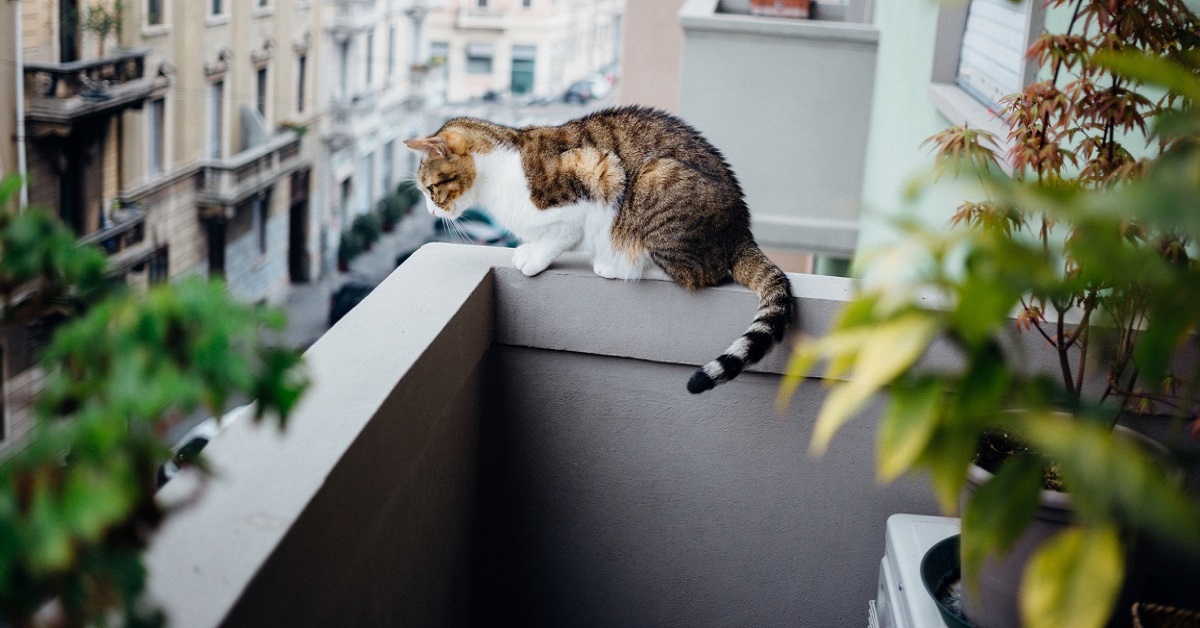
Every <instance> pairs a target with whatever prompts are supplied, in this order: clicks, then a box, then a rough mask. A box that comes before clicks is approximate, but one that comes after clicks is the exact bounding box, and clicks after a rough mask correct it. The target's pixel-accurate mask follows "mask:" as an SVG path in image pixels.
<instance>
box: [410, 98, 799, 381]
mask: <svg viewBox="0 0 1200 628" xmlns="http://www.w3.org/2000/svg"><path fill="white" fill-rule="evenodd" d="M405 144H407V145H408V146H409V147H410V148H413V149H414V150H418V151H420V152H422V153H424V155H425V158H424V159H423V160H422V161H421V165H420V167H419V169H418V172H417V177H418V180H419V181H420V184H421V187H422V188H423V189H424V192H425V196H426V200H427V201H428V207H429V210H430V212H431V213H432V214H434V215H435V216H439V217H441V218H448V219H453V218H455V217H457V216H458V215H460V214H461V213H462V212H463V211H464V210H466V209H467V208H469V207H474V206H481V207H485V208H486V209H488V210H489V211H490V212H491V213H492V214H493V215H494V216H495V217H496V219H497V220H499V221H500V222H501V223H502V224H504V225H505V226H506V227H507V228H508V229H509V230H510V231H512V232H513V233H515V234H516V235H517V236H518V237H520V238H521V240H522V241H523V244H522V245H521V246H520V247H518V248H517V250H516V251H515V252H514V255H513V265H514V266H516V267H517V268H518V269H520V270H521V272H523V273H525V274H527V275H531V276H532V275H536V274H538V273H540V272H541V271H542V270H544V269H545V268H546V267H548V266H549V265H550V264H551V263H553V261H554V259H555V258H557V257H558V256H559V255H560V254H561V253H562V252H563V251H566V250H570V249H573V248H574V249H580V250H584V251H587V252H589V253H590V254H591V255H592V262H593V269H594V270H595V272H596V274H597V275H600V276H602V277H606V278H612V279H638V278H640V277H641V275H642V271H643V269H644V268H645V267H646V266H647V265H648V264H650V263H653V264H656V265H657V266H659V267H660V268H662V269H663V271H665V272H666V273H667V275H669V276H670V277H671V278H672V279H674V280H675V281H676V282H678V283H679V284H680V285H682V286H683V287H684V288H686V289H688V290H698V289H700V288H704V287H707V286H711V285H714V284H716V283H718V282H720V281H723V280H725V279H726V278H727V277H729V276H730V274H732V275H733V278H734V279H735V280H736V281H737V282H739V283H741V284H743V285H745V286H747V287H749V288H750V289H751V290H753V291H754V293H755V294H757V295H758V298H759V307H758V312H757V314H756V315H755V320H754V323H753V324H752V325H751V326H750V328H749V329H747V330H746V332H745V333H744V334H743V335H742V336H741V337H740V338H739V339H738V340H737V341H735V342H734V343H733V344H732V345H731V346H730V347H729V349H727V350H726V351H725V353H724V354H722V355H721V356H719V357H718V358H717V359H715V360H713V361H711V362H709V363H708V364H706V365H704V367H702V368H701V369H700V370H699V371H697V372H696V374H695V375H693V376H692V378H691V380H690V381H689V382H688V390H689V391H691V392H693V393H699V392H703V391H705V390H709V389H711V388H713V387H714V386H716V385H717V384H720V383H723V382H727V381H729V380H731V379H733V378H734V377H736V376H737V375H738V374H739V373H741V372H742V371H743V370H744V369H745V368H746V367H748V366H750V365H751V364H754V363H755V362H757V361H758V360H760V359H761V358H762V357H763V356H764V355H765V354H766V352H767V351H769V350H770V349H771V347H772V346H774V344H775V343H777V342H779V341H780V340H782V339H783V336H784V334H785V332H786V331H787V329H788V326H789V324H790V322H791V320H792V299H791V287H790V284H789V283H788V280H787V277H786V276H785V275H784V274H783V272H782V271H780V270H779V268H778V267H777V266H775V264H773V263H771V261H770V260H768V259H767V257H766V256H765V255H764V254H763V252H762V250H761V249H759V247H758V245H757V244H755V242H754V238H753V236H752V235H751V232H750V212H749V210H748V209H747V207H746V204H745V201H744V200H743V196H742V189H741V186H740V185H739V184H738V181H737V178H736V177H735V176H734V174H733V172H732V170H731V169H730V168H729V165H728V164H727V163H726V162H725V159H724V157H723V156H722V155H721V153H720V152H719V151H718V150H717V149H716V148H715V147H713V146H712V145H711V144H710V143H709V142H708V141H707V140H705V139H704V138H703V137H702V136H701V135H700V134H699V133H698V132H697V131H696V130H695V129H693V128H692V127H690V126H688V125H687V124H686V123H684V122H683V121H681V120H679V119H678V118H676V117H674V116H671V115H669V114H667V113H664V112H662V111H657V110H654V109H647V108H643V107H622V108H616V109H607V110H603V111H598V112H596V113H593V114H590V115H588V116H585V117H583V118H580V119H578V120H572V121H570V122H568V123H566V124H563V125H561V126H554V127H525V128H521V129H513V128H509V127H505V126H502V125H497V124H493V123H490V122H486V121H484V120H478V119H474V118H456V119H454V120H450V121H449V122H447V123H446V124H445V125H443V127H442V128H441V129H440V130H439V131H438V132H437V133H435V134H433V135H432V136H430V137H427V138H417V139H413V140H409V141H407V142H405Z"/></svg>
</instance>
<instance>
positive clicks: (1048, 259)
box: [781, 0, 1200, 626]
mask: <svg viewBox="0 0 1200 628" xmlns="http://www.w3.org/2000/svg"><path fill="white" fill-rule="evenodd" d="M1050 4H1051V5H1052V6H1064V7H1066V8H1068V9H1069V10H1070V11H1071V13H1072V14H1073V18H1072V19H1071V26H1070V28H1069V30H1068V32H1067V33H1065V34H1049V33H1047V34H1045V35H1043V36H1042V37H1041V38H1040V39H1039V40H1038V41H1037V42H1036V43H1035V44H1034V46H1033V47H1032V49H1031V51H1030V54H1031V55H1034V56H1035V57H1036V58H1037V59H1038V60H1039V61H1040V62H1041V64H1042V66H1043V68H1044V70H1045V71H1046V75H1047V79H1046V80H1044V81H1041V82H1038V83H1034V84H1033V85H1031V86H1029V87H1028V88H1027V89H1026V90H1024V91H1023V92H1022V93H1019V94H1016V95H1014V96H1012V97H1010V98H1009V99H1007V101H1006V111H1005V115H1006V116H1007V118H1008V120H1009V121H1010V124H1011V133H1010V140H1011V141H1012V148H1011V150H1010V151H1009V152H1008V158H1009V163H1010V164H1011V166H1012V168H1013V175H1012V176H1011V177H1010V176H1008V175H1006V174H1005V173H1004V172H1003V171H1002V170H1001V168H999V166H998V163H997V161H998V155H997V150H996V148H995V146H996V145H998V142H996V141H995V138H992V137H989V135H988V134H987V133H985V132H981V131H978V130H975V129H969V128H955V129H950V130H948V131H945V132H943V133H941V134H938V135H937V136H935V137H934V138H931V141H932V142H933V144H934V145H935V146H936V147H937V149H938V162H939V168H940V169H941V172H942V173H945V172H947V171H954V172H958V173H959V174H963V173H966V174H969V175H970V177H971V178H973V179H976V180H977V181H978V182H979V183H980V184H981V188H982V190H983V192H984V198H982V199H981V200H978V201H971V202H967V203H964V204H963V205H962V206H960V207H959V208H958V211H957V212H956V213H955V215H954V217H953V219H952V227H951V229H949V230H948V231H943V232H936V231H931V230H927V229H922V228H920V227H917V226H908V227H906V228H907V229H908V232H909V234H910V237H909V238H908V239H907V241H906V242H905V244H904V245H903V247H902V249H900V250H903V251H905V255H907V256H908V257H906V258H905V259H904V262H903V263H904V265H905V267H906V268H909V269H910V270H911V271H912V277H911V280H910V281H908V282H905V283H892V284H888V285H881V286H878V287H875V288H872V289H869V290H864V291H863V292H862V293H861V294H860V295H859V296H857V297H856V298H855V299H854V300H853V301H852V302H851V303H849V304H848V305H847V306H846V308H845V310H844V311H843V313H842V315H841V318H840V319H839V320H838V322H837V323H836V324H835V325H834V326H833V328H832V329H831V330H830V331H829V332H828V334H826V335H825V336H824V337H822V338H819V339H805V340H803V341H802V342H801V343H800V344H799V345H798V348H797V351H796V353H795V355H794V356H793V360H792V363H791V365H790V367H789V377H788V379H787V381H786V384H785V386H784V387H783V389H782V390H781V400H786V399H787V398H788V397H789V396H790V391H791V390H794V386H795V385H796V384H797V383H798V379H799V378H800V377H802V376H803V375H805V374H806V373H808V372H809V371H810V370H811V368H812V367H813V366H815V363H816V362H817V361H818V360H821V359H825V360H828V363H829V370H830V375H829V377H831V378H840V377H848V381H846V382H844V383H839V384H835V385H834V386H833V389H832V391H831V392H830V394H829V396H828V397H827V399H826V402H825V404H824V406H823V407H822V409H821V413H820V415H819V417H818V420H817V425H816V428H815V432H814V440H813V448H814V450H816V451H822V450H823V449H824V448H825V446H826V445H827V444H828V443H829V441H830V439H831V438H832V437H833V435H834V433H836V431H837V430H838V429H839V428H840V426H841V425H843V424H844V423H845V421H847V420H848V419H849V418H850V417H851V416H852V415H853V414H854V413H855V412H856V411H857V410H858V409H860V408H861V407H862V406H863V404H864V403H865V402H866V400H867V399H868V398H870V397H871V396H872V395H874V394H875V393H877V392H879V391H881V390H883V389H884V388H885V387H886V388H887V389H888V391H889V394H890V397H891V400H890V407H889V408H888V410H887V411H886V413H885V415H884V417H883V418H882V421H881V424H880V433H879V441H878V460H877V462H878V470H879V474H880V476H881V478H883V479H885V480H887V479H891V478H894V477H896V476H897V475H899V474H901V473H903V472H905V471H910V470H923V471H926V472H928V474H929V477H930V480H931V482H932V485H933V488H934V490H935V493H936V495H937V496H938V499H939V501H940V502H941V504H942V507H943V508H944V509H945V510H947V511H954V510H957V509H958V507H959V500H960V499H962V500H963V504H962V528H963V534H962V555H963V564H964V570H965V571H966V576H967V582H966V584H967V589H968V590H970V589H971V587H972V586H973V585H972V581H973V579H974V578H975V577H977V575H978V567H979V565H981V564H982V563H984V562H985V559H989V560H990V559H994V558H1005V557H1007V556H1008V555H1009V553H1010V551H1011V550H1012V549H1013V548H1014V547H1017V546H1022V545H1024V544H1026V543H1027V541H1028V539H1024V538H1022V535H1023V534H1025V533H1026V531H1027V530H1028V529H1029V528H1030V527H1031V522H1032V521H1033V520H1034V517H1035V513H1036V511H1037V509H1038V504H1039V499H1040V498H1041V497H1042V495H1043V489H1046V488H1048V487H1049V486H1050V485H1052V484H1053V483H1055V482H1061V485H1062V486H1063V487H1065V489H1066V493H1067V495H1068V496H1069V502H1070V506H1071V510H1070V517H1069V521H1068V523H1067V524H1066V525H1065V526H1063V528H1062V529H1061V531H1058V532H1055V533H1054V534H1053V536H1052V537H1051V538H1050V539H1049V540H1048V541H1047V542H1045V543H1038V544H1034V546H1033V547H1031V548H1029V552H1028V561H1027V562H1025V563H1023V564H1020V565H1017V566H1016V569H1017V570H1018V573H1020V574H1021V575H1022V581H1021V584H1020V605H1021V615H1022V617H1023V621H1024V622H1025V624H1026V625H1030V626H1098V625H1102V624H1103V622H1105V621H1106V620H1107V619H1108V618H1109V617H1110V616H1111V615H1112V614H1113V612H1114V607H1115V603H1116V599H1117V597H1118V592H1119V590H1120V588H1121V585H1122V580H1123V578H1124V571H1125V570H1124V566H1125V565H1126V563H1127V561H1128V557H1129V554H1128V549H1129V547H1130V545H1131V544H1132V543H1131V539H1132V538H1133V537H1132V536H1131V534H1132V532H1134V531H1149V532H1152V533H1154V534H1156V535H1160V536H1162V537H1164V538H1166V539H1169V542H1170V543H1172V544H1174V545H1176V546H1178V547H1180V548H1181V549H1183V550H1185V551H1191V552H1194V553H1196V555H1200V507H1198V506H1197V504H1196V502H1195V501H1194V500H1193V499H1191V498H1190V497H1189V496H1188V495H1186V494H1185V493H1184V492H1183V491H1182V489H1180V488H1179V487H1178V486H1177V485H1176V483H1174V482H1172V481H1171V478H1170V477H1169V474H1168V473H1167V472H1166V471H1165V470H1164V469H1163V468H1162V466H1161V464H1159V463H1158V462H1157V461H1156V460H1155V456H1154V454H1153V453H1152V452H1150V451H1148V450H1147V449H1146V448H1145V447H1142V446H1140V445H1139V444H1137V443H1135V442H1131V441H1128V440H1126V439H1123V438H1114V437H1113V435H1112V428H1113V425H1114V424H1115V423H1116V421H1117V420H1118V419H1120V418H1121V417H1122V416H1124V415H1126V414H1127V413H1130V412H1159V413H1161V412H1168V413H1170V414H1172V415H1174V416H1175V417H1176V419H1175V420H1177V421H1179V422H1189V421H1190V422H1191V424H1192V425H1193V426H1196V425H1200V423H1196V422H1195V421H1196V409H1197V401H1198V398H1200V391H1198V389H1197V385H1198V384H1200V373H1198V372H1195V371H1194V370H1193V371H1191V372H1184V373H1178V372H1173V371H1172V368H1171V365H1172V362H1173V360H1174V359H1175V358H1176V357H1177V355H1178V353H1179V351H1180V350H1181V348H1182V347H1184V345H1186V344H1187V343H1188V342H1190V339H1191V337H1192V333H1193V332H1194V331H1195V330H1196V329H1197V328H1198V327H1200V267H1198V265H1197V264H1196V263H1195V262H1193V260H1192V259H1191V257H1192V256H1191V253H1190V251H1191V246H1192V244H1193V243H1195V242H1197V241H1198V238H1200V221H1198V220H1197V216H1200V214H1197V213H1196V211H1195V199H1196V198H1200V180H1198V178H1197V177H1196V176H1195V174H1194V173H1195V172H1196V168H1197V167H1200V166H1198V164H1200V111H1197V108H1196V105H1197V104H1200V60H1198V57H1197V50H1200V41H1198V38H1197V33H1198V32H1200V29H1198V27H1200V22H1198V20H1197V18H1196V16H1195V15H1194V14H1192V13H1191V11H1189V10H1188V9H1187V7H1186V6H1184V5H1183V3H1182V2H1178V1H1174V0H1169V1H1165V2H1161V3H1157V4H1156V5H1155V14H1154V19H1144V18H1145V7H1144V6H1142V5H1141V4H1138V3H1109V2H1106V1H1102V0H1052V1H1051V2H1050ZM1147 86H1149V88H1147ZM1156 93H1157V95H1153V94H1156ZM1142 140H1147V141H1148V142H1147V143H1148V145H1149V146H1148V149H1147V151H1146V152H1147V154H1146V155H1144V156H1142V157H1140V158H1139V157H1136V156H1135V155H1134V151H1136V150H1138V149H1139V148H1140V147H1141V146H1140V141H1142ZM1127 147H1131V148H1127ZM888 263H890V264H893V265H895V264H896V259H895V258H889V259H888ZM931 297H933V298H935V300H937V301H938V303H939V305H938V306H937V307H928V306H927V305H926V304H927V303H928V302H929V301H928V299H930V298H931ZM1018 329H1019V330H1021V331H1018ZM1016 334H1024V335H1026V336H1029V335H1032V336H1033V337H1034V338H1035V339H1036V342H1038V343H1040V344H1042V345H1044V346H1045V347H1047V348H1048V349H1049V351H1050V357H1051V358H1052V359H1051V360H1050V362H1051V363H1052V364H1053V367H1051V368H1050V369H1043V370H1039V369H1037V368H1034V367H1031V366H1030V364H1029V363H1030V362H1035V363H1036V362H1037V360H1036V359H1035V357H1031V356H1030V355H1028V354H1026V353H1024V352H1022V350H1021V349H1019V347H1020V345H1021V342H1020V341H1021V340H1022V338H1014V335H1016ZM935 341H938V342H946V343H948V344H949V346H951V347H952V348H953V350H954V351H955V353H956V354H957V357H958V358H959V363H958V365H957V367H956V368H953V369H936V368H928V367H926V366H924V365H923V364H922V363H921V357H922V356H923V355H924V354H925V353H926V351H927V349H928V348H929V346H930V345H931V344H932V343H934V342H935ZM995 448H999V449H1001V450H1003V451H1002V453H1003V454H1004V455H1002V456H998V457H997V464H996V465H994V466H993V467H992V472H993V477H991V478H990V480H988V481H986V482H985V483H982V484H980V485H979V486H978V487H977V488H976V489H975V492H974V493H973V494H967V495H966V496H963V494H962V491H961V489H962V488H963V487H964V485H965V484H966V482H967V479H966V478H967V476H968V469H969V468H970V466H971V465H972V463H973V462H974V461H976V460H977V459H978V458H977V457H978V455H979V452H980V451H981V450H988V449H995ZM980 460H981V461H982V459H980ZM968 599H970V596H968ZM1121 612H1122V613H1126V612H1127V610H1124V609H1123V610H1121Z"/></svg>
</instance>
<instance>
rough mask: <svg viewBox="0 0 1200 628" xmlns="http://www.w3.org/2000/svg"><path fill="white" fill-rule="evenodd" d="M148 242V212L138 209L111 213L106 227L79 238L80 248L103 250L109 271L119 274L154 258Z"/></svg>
mask: <svg viewBox="0 0 1200 628" xmlns="http://www.w3.org/2000/svg"><path fill="white" fill-rule="evenodd" d="M145 240H146V212H144V211H142V209H141V207H140V206H138V205H126V206H124V207H121V208H120V209H114V210H112V211H110V212H109V214H108V218H107V220H106V221H105V225H104V226H103V227H101V228H100V229H99V230H97V231H94V232H92V233H89V234H87V235H86V236H84V237H82V238H79V244H80V245H95V246H98V247H100V248H101V250H103V251H104V252H105V253H107V254H108V256H109V257H108V260H109V271H110V272H113V273H116V274H120V273H124V272H126V271H128V270H129V269H130V268H133V267H134V266H137V265H138V264H140V263H142V262H144V261H146V259H147V258H149V257H150V256H151V255H152V254H153V252H154V249H153V248H152V247H151V246H150V244H149V243H147V242H146V241H145Z"/></svg>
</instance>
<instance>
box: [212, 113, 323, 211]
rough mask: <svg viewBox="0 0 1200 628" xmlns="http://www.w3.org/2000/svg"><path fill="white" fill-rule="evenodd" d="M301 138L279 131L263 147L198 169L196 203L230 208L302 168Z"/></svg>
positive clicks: (261, 145)
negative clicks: (199, 172)
mask: <svg viewBox="0 0 1200 628" xmlns="http://www.w3.org/2000/svg"><path fill="white" fill-rule="evenodd" d="M300 141H301V139H300V135H299V134H298V133H296V132H295V131H282V132H280V133H278V134H276V135H275V136H274V137H272V138H270V139H268V140H267V141H266V142H264V143H263V144H260V145H258V146H254V147H252V148H249V149H246V150H244V151H242V152H240V153H238V154H236V155H234V156H232V157H229V158H227V159H215V160H212V161H209V162H208V163H205V164H204V165H203V166H201V176H200V181H199V186H200V189H199V194H198V200H199V203H200V205H201V206H202V207H203V206H208V207H212V206H222V207H232V206H235V205H237V204H238V203H241V202H242V201H244V200H246V199H247V198H249V197H250V196H251V195H252V194H254V193H256V192H260V191H262V190H265V189H267V188H268V187H270V186H272V185H274V184H275V182H276V181H278V180H279V179H281V178H283V177H285V176H287V175H289V174H291V173H292V172H293V171H295V170H297V169H298V168H300V167H301V166H303V165H304V164H303V159H302V156H301V151H300Z"/></svg>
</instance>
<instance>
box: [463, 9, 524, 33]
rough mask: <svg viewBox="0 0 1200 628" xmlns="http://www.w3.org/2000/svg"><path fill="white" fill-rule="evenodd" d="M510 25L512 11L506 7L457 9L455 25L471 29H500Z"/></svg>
mask: <svg viewBox="0 0 1200 628" xmlns="http://www.w3.org/2000/svg"><path fill="white" fill-rule="evenodd" d="M511 25H512V11H509V10H508V9H492V8H487V9H481V8H478V7H465V8H461V9H459V10H458V16H457V19H456V20H455V26H456V27H458V28H463V29H473V30H496V31H502V30H505V29H507V28H508V27H509V26H511Z"/></svg>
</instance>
